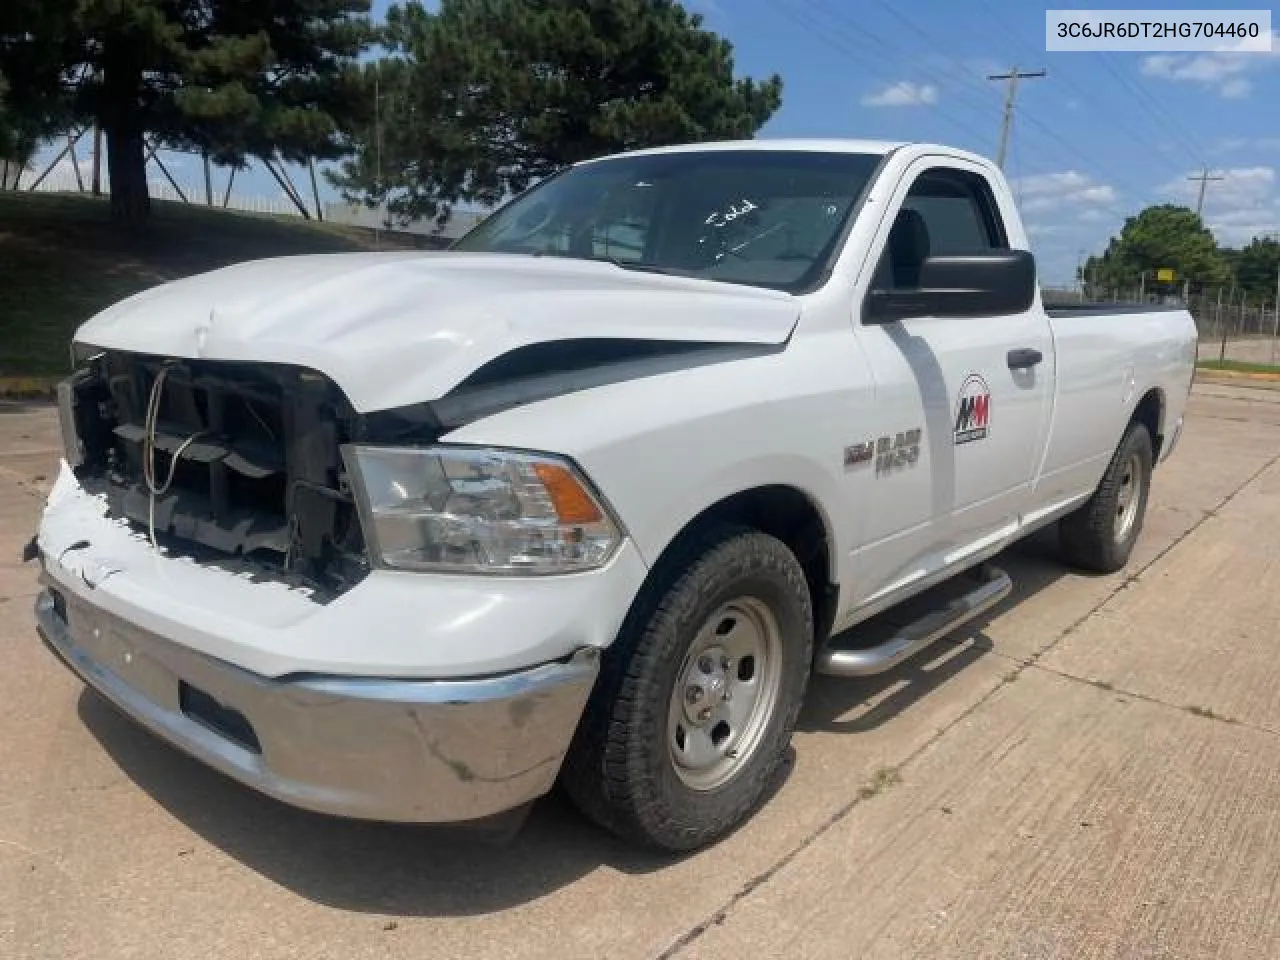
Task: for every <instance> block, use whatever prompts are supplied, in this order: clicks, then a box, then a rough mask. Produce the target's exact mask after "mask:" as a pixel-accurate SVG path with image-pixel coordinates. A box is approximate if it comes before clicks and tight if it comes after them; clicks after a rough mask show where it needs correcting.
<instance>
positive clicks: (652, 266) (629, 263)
mask: <svg viewBox="0 0 1280 960" xmlns="http://www.w3.org/2000/svg"><path fill="white" fill-rule="evenodd" d="M529 256H531V257H559V258H561V259H562V260H592V261H594V262H596V263H611V264H613V265H614V266H615V267H620V268H621V269H623V270H634V271H636V272H637V273H661V274H665V275H666V276H669V277H694V278H695V279H698V280H708V279H710V278H709V277H704V276H703V275H702V274H700V273H697V272H695V271H693V270H681V269H680V268H679V267H662V266H659V265H658V264H656V263H642V262H639V261H636V260H619V259H618V258H617V257H605V256H590V257H579V256H575V255H574V254H572V253H549V252H547V251H546V250H533V251H531V252H530V253H529Z"/></svg>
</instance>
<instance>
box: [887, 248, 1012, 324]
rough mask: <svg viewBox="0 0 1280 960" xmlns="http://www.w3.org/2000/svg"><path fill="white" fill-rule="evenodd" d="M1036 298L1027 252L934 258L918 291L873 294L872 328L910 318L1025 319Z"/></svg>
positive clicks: (928, 261)
mask: <svg viewBox="0 0 1280 960" xmlns="http://www.w3.org/2000/svg"><path fill="white" fill-rule="evenodd" d="M1035 298H1036V261H1035V257H1033V256H1032V255H1031V254H1030V253H1029V252H1028V251H1026V250H990V251H984V252H982V253H965V254H952V255H949V256H943V257H928V258H926V259H925V261H924V263H922V264H921V265H920V286H919V287H918V288H916V289H913V290H881V289H873V290H872V291H871V293H870V294H869V295H868V297H867V311H866V319H867V322H869V323H892V322H893V321H894V320H905V319H906V318H908V317H999V316H1005V315H1008V314H1011V313H1021V312H1023V311H1024V310H1027V309H1029V308H1030V306H1031V304H1032V303H1034V302H1035Z"/></svg>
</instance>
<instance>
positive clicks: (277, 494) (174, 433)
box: [58, 351, 435, 596]
mask: <svg viewBox="0 0 1280 960" xmlns="http://www.w3.org/2000/svg"><path fill="white" fill-rule="evenodd" d="M58 401H59V411H60V418H61V424H62V433H63V444H64V448H65V451H66V457H67V462H68V463H69V464H70V465H71V466H72V468H73V469H74V471H75V474H76V477H77V479H78V480H79V481H80V483H81V485H82V486H83V487H84V489H85V490H86V491H87V492H89V493H91V494H95V495H101V496H104V497H105V500H106V503H107V507H108V516H111V517H115V518H119V519H123V520H125V521H128V522H129V523H130V524H132V525H133V526H134V527H135V528H136V529H138V530H139V531H141V532H143V533H146V534H147V535H149V536H151V537H152V539H153V540H154V541H155V542H156V544H157V545H158V546H159V547H162V548H163V549H165V550H166V551H168V552H170V553H174V554H179V555H187V556H191V557H194V558H196V559H198V560H201V561H202V562H206V563H213V564H217V565H222V566H228V567H230V568H232V569H235V570H237V571H244V570H247V571H249V572H251V573H252V574H255V575H257V576H262V577H270V578H278V579H282V580H285V581H287V582H291V583H295V584H298V585H304V586H307V587H310V588H312V589H314V590H315V591H317V592H318V593H319V594H320V595H322V596H323V595H330V596H332V595H336V594H339V593H342V592H343V591H345V590H347V589H350V588H351V587H352V586H354V585H355V584H356V583H358V582H359V581H360V580H361V579H363V578H364V577H365V575H366V574H367V573H368V571H369V560H368V557H367V554H366V550H365V542H364V536H363V533H362V530H361V527H360V521H359V515H358V511H357V509H356V505H355V502H354V499H353V495H352V491H351V486H350V483H349V481H348V477H347V473H346V469H345V466H344V464H343V461H342V455H341V449H340V448H341V445H342V444H344V443H347V442H351V441H359V440H365V439H368V436H367V434H368V422H367V420H366V419H364V418H362V417H360V416H359V415H357V414H356V413H355V412H354V411H353V410H352V408H351V406H350V404H349V403H348V402H347V400H346V398H345V397H344V396H343V394H342V392H341V391H340V390H339V389H338V388H337V386H336V385H334V384H333V383H332V381H330V380H329V379H328V378H327V377H325V376H323V375H322V374H319V373H317V372H315V371H312V370H307V369H303V368H299V367H292V366H285V365H278V364H257V363H234V362H226V361H210V360H190V359H183V360H172V359H166V358H163V357H157V356H148V355H142V354H133V353H124V352H118V351H104V352H100V353H96V354H94V355H93V356H91V357H90V358H89V359H88V360H87V362H86V363H85V364H84V365H83V366H82V367H81V369H79V370H78V371H77V372H76V373H75V374H73V375H72V376H71V377H70V378H68V379H67V380H65V381H63V383H62V384H60V385H59V388H58ZM149 413H150V415H149ZM384 426H385V425H384ZM400 432H403V431H400ZM411 432H412V433H413V435H414V439H415V440H418V441H425V442H429V441H431V440H433V439H434V438H435V430H434V427H433V425H432V424H431V423H428V422H425V421H422V420H420V421H418V422H415V423H414V424H412V425H411ZM148 473H149V474H150V479H148Z"/></svg>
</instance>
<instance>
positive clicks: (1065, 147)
mask: <svg viewBox="0 0 1280 960" xmlns="http://www.w3.org/2000/svg"><path fill="white" fill-rule="evenodd" d="M878 2H880V0H878ZM815 3H821V4H822V5H823V8H824V10H825V12H826V13H827V15H828V16H829V17H830V18H831V19H832V20H833V21H842V22H844V23H848V24H850V25H851V26H853V21H852V19H850V18H849V17H848V16H847V15H844V14H842V13H840V12H838V11H836V10H834V9H832V8H831V7H830V6H827V5H826V4H825V3H823V0H815ZM781 8H782V4H779V5H778V9H781ZM891 12H894V13H895V16H897V18H898V19H900V20H903V21H904V22H909V21H907V20H905V18H904V17H903V15H901V14H898V13H897V12H896V11H891ZM1001 27H1002V29H1004V30H1005V32H1006V33H1008V34H1009V35H1010V36H1012V37H1014V40H1015V42H1017V37H1016V36H1015V35H1014V34H1013V33H1012V32H1011V31H1010V30H1009V28H1008V27H1006V26H1005V25H1004V24H1003V22H1001ZM819 29H820V30H825V29H827V28H825V27H823V26H822V25H821V24H820V25H819ZM856 29H859V30H861V31H862V32H864V33H866V34H867V35H868V36H869V37H871V38H872V39H873V40H874V41H876V43H877V44H878V46H875V47H873V48H872V49H871V51H870V55H871V56H875V57H883V56H885V51H886V50H891V51H892V50H896V51H897V52H898V54H899V55H901V56H903V57H910V56H912V54H911V53H910V52H909V51H903V50H902V49H901V48H899V47H895V46H894V45H893V44H890V43H888V42H887V41H885V40H884V39H883V38H882V37H878V36H877V35H876V34H874V33H873V32H871V31H868V30H866V29H865V27H862V26H861V25H860V24H858V25H857V26H856ZM913 30H914V31H915V32H916V33H917V34H920V35H921V36H922V37H925V39H926V40H927V42H929V43H930V45H931V46H933V47H934V48H935V49H940V48H939V47H938V44H937V43H935V42H933V41H932V40H929V39H928V37H927V35H926V34H925V33H924V31H923V30H922V29H921V28H919V27H918V26H915V25H913ZM951 59H952V60H953V62H957V61H954V58H951ZM957 63H958V62H957ZM930 79H933V80H934V81H938V80H939V78H938V77H936V76H932V75H930ZM966 79H968V78H966ZM970 82H971V83H973V84H975V85H976V89H977V90H978V91H979V92H981V91H983V89H984V88H983V87H982V85H981V82H980V81H978V80H976V79H972V80H970ZM962 93H969V91H968V90H967V89H955V88H948V95H949V96H950V97H952V98H953V99H956V100H959V101H960V102H961V103H962V104H964V105H966V106H968V107H969V108H970V109H975V110H976V111H977V112H979V113H981V114H983V115H985V114H987V112H988V111H989V110H990V102H989V101H985V100H984V101H983V102H978V103H977V105H976V107H975V106H974V103H975V99H974V98H972V97H970V98H961V97H960V96H959V94H962ZM935 109H939V110H940V108H935ZM944 115H945V112H944ZM948 119H951V121H952V122H953V123H957V124H959V121H957V120H955V118H953V117H948ZM1023 119H1024V120H1025V121H1026V122H1027V123H1028V124H1030V125H1031V126H1032V127H1033V128H1034V131H1035V132H1036V134H1037V135H1039V136H1043V137H1045V138H1046V139H1051V140H1052V141H1053V142H1054V144H1055V151H1059V152H1061V151H1065V152H1067V153H1069V154H1071V155H1072V156H1073V157H1075V158H1076V160H1077V161H1078V162H1079V163H1081V164H1082V166H1083V168H1084V169H1086V170H1087V169H1089V168H1091V167H1092V166H1093V165H1094V164H1095V163H1096V162H1097V158H1096V157H1092V156H1085V155H1084V154H1083V153H1082V152H1081V151H1080V150H1079V149H1078V148H1077V147H1076V146H1075V145H1074V144H1072V143H1070V142H1069V141H1067V140H1065V139H1064V138H1062V137H1061V136H1059V135H1058V134H1057V133H1056V131H1053V130H1051V129H1050V128H1049V127H1047V126H1045V125H1044V124H1042V123H1040V122H1039V121H1037V120H1036V119H1035V118H1034V117H1032V116H1030V115H1028V114H1025V113H1024V114H1023ZM965 128H966V129H971V128H968V127H967V125H966V126H965ZM981 139H983V140H985V139H986V137H985V136H982V138H981ZM1143 145H1144V146H1146V144H1143ZM1108 179H1110V180H1112V181H1114V182H1116V183H1118V184H1119V185H1121V186H1123V187H1125V189H1126V190H1128V191H1129V192H1132V193H1135V194H1139V195H1141V194H1143V193H1145V192H1146V191H1145V188H1142V189H1135V188H1134V187H1133V185H1132V184H1128V183H1126V182H1123V181H1119V180H1117V179H1116V178H1115V177H1113V176H1110V175H1108ZM1111 212H1112V213H1113V214H1115V215H1117V216H1119V217H1120V219H1121V220H1123V219H1124V217H1125V216H1127V214H1123V213H1119V214H1117V213H1116V211H1115V210H1112V211H1111Z"/></svg>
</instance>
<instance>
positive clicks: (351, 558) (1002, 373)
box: [30, 140, 1195, 850]
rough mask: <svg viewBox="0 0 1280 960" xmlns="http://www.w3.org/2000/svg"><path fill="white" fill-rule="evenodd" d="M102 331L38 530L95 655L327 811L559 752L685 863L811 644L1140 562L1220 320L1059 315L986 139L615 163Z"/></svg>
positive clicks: (44, 609) (769, 750) (448, 811)
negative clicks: (908, 609) (1018, 582)
mask: <svg viewBox="0 0 1280 960" xmlns="http://www.w3.org/2000/svg"><path fill="white" fill-rule="evenodd" d="M73 354H74V357H75V362H76V366H77V371H76V372H75V373H74V375H72V376H71V377H70V378H69V379H68V380H67V381H66V382H65V383H64V384H63V385H62V386H61V388H60V390H59V398H60V410H61V418H62V428H63V435H64V440H65V448H66V455H65V462H64V463H63V465H62V467H61V471H60V474H59V476H58V478H57V481H56V483H55V485H54V487H53V490H52V492H51V494H50V496H49V499H48V504H47V506H46V508H45V510H44V513H43V517H42V520H41V524H40V529H39V533H38V536H37V538H36V539H35V540H33V543H32V546H31V547H30V553H31V554H32V555H33V556H38V558H39V561H40V564H41V567H42V582H43V584H44V587H45V589H44V591H43V592H42V593H41V595H40V597H39V599H38V602H37V605H36V612H37V617H38V623H39V627H40V631H41V633H42V635H43V637H44V639H45V641H46V643H47V644H48V646H49V647H50V648H51V649H52V650H53V651H54V652H55V653H56V654H57V655H58V656H59V657H60V658H61V659H62V660H63V661H64V662H65V663H66V664H67V665H69V666H70V667H71V669H72V670H74V671H75V672H76V673H77V674H78V675H79V676H80V677H82V678H83V679H84V681H85V682H86V683H88V684H89V685H90V686H92V687H94V688H96V689H97V690H98V691H100V692H101V693H102V694H103V695H105V696H106V697H107V698H108V699H109V700H111V701H113V702H114V703H115V704H116V705H117V706H118V707H119V708H120V709H122V710H123V711H124V712H125V713H127V714H129V715H130V716H132V717H133V718H134V719H136V720H137V721H139V722H140V723H141V724H142V725H144V726H145V727H147V728H149V729H150V730H152V731H154V732H155V733H156V734H158V735H159V736H161V737H164V738H165V739H167V740H169V741H170V742H172V743H174V744H176V745H177V746H178V747H180V748H181V749H183V750H185V751H187V752H188V753H190V754H192V755H194V756H195V757H198V758H199V759H201V760H203V761H204V762H206V763H207V764H209V765H210V766H212V767H215V768H217V769H218V770H221V771H223V772H224V773H226V774H228V775H230V776H232V777H234V778H236V779H238V780H241V781H243V782H244V783H246V784H248V785H249V786H251V787H254V788H256V789H258V790H260V791H262V792H264V793H267V794H270V795H271V796H274V797H277V798H279V799H280V800H283V801H286V802H288V803H291V804H295V805H297V806H300V807H305V808H310V809H313V810H319V811H325V812H329V813H334V814H340V815H345V816H352V817H360V818H370V819H381V820H393V821H416V822H455V821H464V820H475V819H479V818H485V817H490V816H494V815H497V814H500V813H502V812H504V811H507V812H510V811H516V812H518V811H520V810H523V809H527V806H528V804H529V803H530V802H531V801H532V800H534V799H535V798H537V797H539V796H540V795H542V794H544V793H546V792H547V791H548V790H549V789H550V788H551V787H552V785H553V784H554V783H555V782H556V781H557V779H559V780H560V781H561V782H562V783H563V784H564V786H565V788H566V789H567V792H568V793H569V795H570V796H571V797H572V798H573V799H574V800H575V802H576V803H577V804H578V805H579V806H580V807H581V808H582V810H583V811H585V812H586V813H587V814H588V815H589V816H590V817H592V818H593V819H595V820H596V821H598V822H599V823H601V824H603V825H605V826H606V827H608V828H610V829H612V830H614V831H616V832H617V833H619V834H621V835H623V836H625V837H627V838H630V839H632V840H634V841H637V842H639V843H643V844H647V845H650V846H655V847H659V848H665V849H673V850H675V849H690V848H694V847H697V846H699V845H702V844H706V843H708V842H711V841H713V840H715V839H717V838H719V837H721V836H722V835H724V834H725V833H726V832H727V831H729V830H731V829H732V828H733V827H735V826H736V825H737V824H739V823H740V822H741V821H743V820H744V819H745V818H746V817H747V816H749V814H750V813H751V811H752V810H753V809H754V808H755V806H756V805H757V804H758V803H760V802H761V798H762V796H764V794H765V792H766V789H767V787H768V784H769V782H770V779H771V778H772V777H774V776H775V775H776V774H777V772H778V770H779V765H780V762H781V761H782V758H783V756H784V753H785V751H786V749H787V745H788V741H789V739H790V737H791V733H792V729H793V726H794V725H795V722H796V717H797V714H798V713H799V711H800V708H801V703H802V701H803V699H804V696H805V688H806V685H807V683H808V681H809V677H810V674H811V671H813V670H817V671H820V672H825V673H831V674H837V675H842V676H863V675H867V674H873V673H877V672H880V671H884V670H887V669H889V668H891V667H892V666H893V665H894V664H896V663H898V662H900V661H901V660H903V659H904V658H906V657H908V656H911V655H912V654H914V653H916V652H918V651H919V650H921V649H922V648H923V647H924V646H925V645H926V644H928V643H931V642H932V641H934V640H935V639H937V638H938V637H939V636H941V635H942V634H944V633H946V632H947V631H948V630H950V629H952V628H954V627H955V626H957V625H958V624H960V623H961V622H963V621H964V620H965V619H967V618H969V617H971V616H973V615H975V614H977V613H979V612H981V611H983V610H986V609H987V608H989V607H990V606H992V605H993V604H994V603H996V602H997V601H998V600H1000V599H1001V598H1002V597H1003V596H1005V595H1006V594H1007V592H1008V590H1009V587H1010V584H1009V579H1008V577H1007V576H1005V575H1004V574H1003V573H1002V572H1000V571H999V570H998V569H995V568H993V567H991V566H990V565H989V564H988V563H987V561H988V560H989V559H990V558H992V557H993V555H995V554H996V553H998V552H999V551H1001V550H1003V549H1004V548H1005V547H1007V546H1008V545H1009V544H1011V543H1012V542H1014V541H1015V540H1017V539H1019V538H1020V537H1023V536H1025V535H1027V534H1028V533H1030V532H1031V531H1033V530H1035V529H1037V528H1039V527H1042V526H1044V525H1046V524H1049V523H1052V522H1055V521H1056V522H1059V523H1060V530H1061V541H1062V545H1063V548H1064V553H1065V555H1066V558H1067V559H1068V560H1069V561H1070V562H1072V563H1074V564H1077V565H1080V566H1083V567H1086V568H1090V569H1093V570H1099V571H1110V570H1116V569H1117V568H1119V567H1121V566H1122V565H1123V564H1124V563H1125V562H1126V560H1127V558H1128V556H1129V552H1130V550H1131V548H1132V546H1133V544H1134V541H1135V539H1136V537H1137V536H1138V534H1139V531H1140V530H1141V528H1142V522H1143V513H1144V510H1145V507H1146V503H1147V495H1148V491H1149V489H1150V482H1151V474H1152V468H1153V466H1154V465H1155V464H1156V463H1158V462H1159V461H1161V460H1163V459H1165V458H1167V457H1168V456H1169V454H1170V453H1171V452H1172V450H1173V448H1174V445H1175V444H1176V443H1177V440H1178V436H1179V433H1180V431H1181V429H1182V423H1183V410H1184V406H1185V403H1186V399H1187V395H1188V391H1189V387H1190V383H1191V378H1192V369H1193V358H1194V356H1195V329H1194V326H1193V323H1192V320H1191V317H1190V316H1189V315H1188V314H1187V313H1186V312H1185V311H1184V310H1178V309H1168V308H1159V309H1150V308H1146V307H1133V308H1121V309H1117V308H1115V307H1092V306H1087V305H1081V306H1080V307H1078V308H1071V309H1065V310H1051V311H1047V310H1045V308H1044V307H1043V306H1042V305H1041V301H1040V295H1039V290H1038V285H1037V281H1036V272H1035V264H1034V260H1033V258H1032V256H1031V254H1030V253H1028V252H1027V238H1026V235H1025V233H1024V231H1023V228H1022V224H1021V222H1020V220H1019V218H1018V213H1017V211H1016V209H1015V207H1014V202H1013V199H1012V197H1011V195H1010V192H1009V189H1008V186H1007V185H1006V183H1005V181H1004V179H1003V178H1002V176H1001V174H1000V172H999V171H998V170H997V169H996V168H995V167H994V166H993V165H992V164H991V163H990V162H988V161H986V160H984V159H982V158H981V157H977V156H973V155H971V154H968V153H964V152H962V151H959V150H954V149H951V148H947V147H940V146H931V145H920V144H900V143H878V142H863V141H837V142H826V141H767V140H766V141H753V142H745V143H715V144H704V145H698V146H684V147H677V148H670V149H659V150H647V151H640V152H635V153H630V154H626V155H622V156H617V157H609V158H605V159H601V160H597V161H592V162H589V163H583V164H580V165H578V166H576V167H573V168H571V169H569V170H567V171H565V172H564V173H562V174H560V175H558V176H556V177H553V178H551V179H549V180H547V181H545V182H543V183H542V184H540V185H539V186H537V187H536V188H534V189H533V190H531V191H530V192H528V193H527V194H525V195H523V196H521V197H519V198H518V199H516V200H514V201H513V202H511V203H510V204H508V205H507V206H506V207H505V208H503V209H502V210H500V211H498V212H496V213H495V214H494V215H492V216H491V217H489V219H488V220H486V221H485V222H484V223H482V224H481V225H480V226H479V227H477V228H476V229H475V230H474V231H473V232H471V233H470V234H468V235H467V236H465V237H464V238H463V239H462V240H461V241H460V242H458V243H457V244H456V247H455V249H454V250H452V251H449V252H443V253H434V254H430V253H410V254H399V253H397V254H351V255H332V256H312V257H295V258H285V259H276V260H268V261H261V262H252V263H245V264H242V265H239V266H233V267H229V268H226V269H223V270H218V271H216V272H213V273H208V274H205V275H201V276H196V277H191V278H189V279H185V280H180V281H177V282H174V283H169V284H165V285H163V286H160V287H157V288H154V289H151V290H148V291H146V292H143V293H140V294H138V295H136V296H133V297H131V298H129V299H127V300H125V301H123V302H121V303H119V304H117V305H115V306H113V307H111V308H110V309H108V310H106V311H104V312H102V313H101V314H99V315H98V316H96V317H93V318H92V319H90V320H89V321H88V322H87V323H85V324H84V326H83V327H81V329H80V330H79V332H78V333H77V336H76V340H75V343H74V345H73ZM961 573H967V574H968V575H970V576H973V577H974V580H973V583H972V587H971V589H968V590H967V592H966V593H964V595H963V596H962V598H961V599H959V600H957V601H954V602H952V603H951V604H950V605H948V606H946V607H945V608H943V609H939V610H937V611H935V612H934V613H933V614H931V615H929V616H926V617H925V618H924V619H923V620H921V621H919V622H917V623H915V624H913V625H912V626H910V627H907V628H905V629H903V630H902V632H901V633H900V634H898V635H897V636H894V637H893V638H891V639H890V640H887V641H885V642H882V643H878V645H872V646H868V645H867V644H866V643H865V642H864V643H863V644H861V645H858V643H857V640H858V636H857V631H852V632H850V631H851V628H853V627H855V626H856V625H857V624H859V623H860V622H862V621H864V620H865V619H867V618H868V617H870V616H872V615H873V614H875V613H876V612H878V611H881V610H884V609H886V608H887V607H889V606H892V605H894V604H896V603H898V602H899V601H901V600H903V599H904V598H907V597H909V596H911V595H913V594H916V593H918V592H920V591H922V590H924V589H925V588H927V587H929V586H930V585H932V584H935V583H938V582H940V581H942V580H944V579H947V578H950V577H953V576H955V575H957V574H961Z"/></svg>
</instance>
